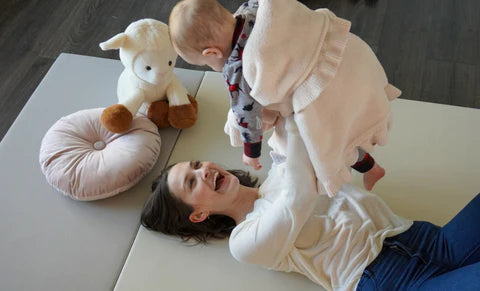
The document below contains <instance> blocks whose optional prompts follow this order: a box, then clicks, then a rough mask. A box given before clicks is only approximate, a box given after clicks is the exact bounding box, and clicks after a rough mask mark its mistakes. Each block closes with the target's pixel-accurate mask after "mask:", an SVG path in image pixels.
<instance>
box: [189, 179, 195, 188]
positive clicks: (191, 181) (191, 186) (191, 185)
mask: <svg viewBox="0 0 480 291" xmlns="http://www.w3.org/2000/svg"><path fill="white" fill-rule="evenodd" d="M193 182H195V180H194V179H190V189H193Z"/></svg>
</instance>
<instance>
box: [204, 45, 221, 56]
mask: <svg viewBox="0 0 480 291" xmlns="http://www.w3.org/2000/svg"><path fill="white" fill-rule="evenodd" d="M202 55H203V56H205V57H207V56H211V57H216V58H223V53H222V51H221V50H220V49H219V48H217V47H209V48H206V49H204V50H203V51H202Z"/></svg>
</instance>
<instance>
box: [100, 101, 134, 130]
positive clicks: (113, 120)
mask: <svg viewBox="0 0 480 291" xmlns="http://www.w3.org/2000/svg"><path fill="white" fill-rule="evenodd" d="M132 120H133V116H132V113H130V111H128V109H127V107H125V106H124V105H122V104H115V105H112V106H109V107H107V108H105V109H104V110H103V112H102V116H101V117H100V122H101V123H102V125H103V127H105V128H106V129H108V130H109V131H111V132H114V133H124V132H125V131H127V130H128V129H129V128H130V125H131V124H132Z"/></svg>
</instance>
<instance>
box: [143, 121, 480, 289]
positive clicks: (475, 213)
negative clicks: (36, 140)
mask: <svg viewBox="0 0 480 291" xmlns="http://www.w3.org/2000/svg"><path fill="white" fill-rule="evenodd" d="M287 129H288V132H289V135H288V146H287V157H288V158H287V161H286V162H285V163H282V164H279V165H274V166H273V167H272V169H271V170H270V172H269V176H268V178H267V179H266V181H265V182H264V183H263V184H262V186H261V187H260V188H256V187H254V186H253V185H254V184H255V181H251V178H250V176H249V175H248V174H247V175H245V174H244V175H240V174H239V173H238V172H236V173H230V172H227V171H225V170H223V169H222V168H220V167H219V166H217V165H215V164H214V163H211V162H198V161H196V162H183V163H179V164H176V165H174V166H172V167H170V168H169V169H167V170H166V171H165V172H164V173H163V175H162V176H160V178H159V179H158V180H157V182H156V183H155V184H154V186H153V188H154V194H153V195H152V197H151V198H150V199H149V201H147V203H146V205H145V208H144V211H143V213H142V224H143V225H144V226H145V227H147V228H149V229H152V230H156V231H161V232H164V233H167V234H174V235H179V236H180V237H182V238H183V239H185V240H188V239H189V238H194V239H196V240H197V241H200V242H205V241H206V240H207V239H208V238H211V237H214V238H222V237H227V236H229V235H230V238H229V245H230V251H231V253H232V255H233V256H234V257H235V258H236V259H237V260H239V261H241V262H246V263H252V264H257V265H261V266H264V267H266V268H269V269H274V270H279V271H286V272H292V271H293V272H298V273H301V274H303V275H305V276H307V277H308V278H310V279H311V280H313V281H314V282H316V283H317V284H320V285H322V286H323V287H325V288H326V289H335V290H337V289H338V290H354V289H357V290H408V289H412V290H417V289H425V290H459V289H461V290H478V286H479V282H480V224H479V222H480V196H477V197H475V198H474V200H473V201H472V202H470V203H469V204H468V205H467V206H466V207H465V209H463V210H462V211H461V212H460V213H459V214H458V215H457V216H456V217H455V218H454V219H453V220H452V221H451V222H449V223H448V224H447V225H446V226H444V227H443V228H440V227H437V226H435V225H433V224H430V223H428V222H413V223H412V222H411V221H409V220H406V219H403V218H401V217H398V216H396V215H395V214H393V213H392V211H391V210H390V209H389V208H388V206H387V205H386V204H385V203H384V202H383V201H382V200H381V199H380V198H378V197H377V196H375V195H373V194H370V193H367V192H364V191H362V190H359V189H357V188H354V187H352V186H349V185H344V186H343V187H342V189H341V191H340V192H339V194H338V195H337V196H336V197H334V198H328V197H327V196H326V195H325V193H324V192H323V191H318V190H317V188H316V187H317V186H316V180H315V175H314V172H313V169H312V166H311V164H309V159H308V157H307V155H306V152H305V148H304V145H303V143H302V142H301V140H300V138H299V136H298V132H297V130H296V128H295V127H294V126H292V124H291V123H290V122H289V123H288V126H287ZM237 176H238V177H237ZM460 279H461V280H460Z"/></svg>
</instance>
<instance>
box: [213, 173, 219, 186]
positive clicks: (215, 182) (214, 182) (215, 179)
mask: <svg viewBox="0 0 480 291" xmlns="http://www.w3.org/2000/svg"><path fill="white" fill-rule="evenodd" d="M217 177H218V172H215V174H213V189H214V190H215V189H217Z"/></svg>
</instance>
